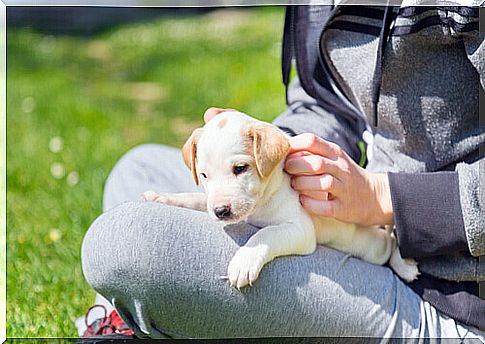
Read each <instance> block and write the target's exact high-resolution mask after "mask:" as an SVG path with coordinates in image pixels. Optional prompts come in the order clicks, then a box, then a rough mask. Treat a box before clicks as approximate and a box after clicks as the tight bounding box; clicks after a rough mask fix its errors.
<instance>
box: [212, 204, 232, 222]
mask: <svg viewBox="0 0 485 344" xmlns="http://www.w3.org/2000/svg"><path fill="white" fill-rule="evenodd" d="M214 214H215V215H216V217H217V218H218V219H219V220H226V219H228V218H230V217H231V215H232V212H231V206H230V205H223V206H219V207H215V208H214Z"/></svg>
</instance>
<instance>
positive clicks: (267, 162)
mask: <svg viewBox="0 0 485 344" xmlns="http://www.w3.org/2000/svg"><path fill="white" fill-rule="evenodd" d="M246 135H247V136H248V137H249V139H250V140H251V142H252V150H253V155H254V160H255V161H256V167H257V169H258V173H259V175H260V176H261V177H262V178H266V177H268V176H269V175H270V174H271V172H273V170H274V168H275V167H276V166H277V165H278V164H279V163H280V162H281V161H282V160H283V159H284V158H285V157H286V155H287V154H288V152H289V151H290V143H289V141H288V138H287V137H286V136H285V134H283V132H282V131H281V130H279V129H278V128H276V127H274V126H273V125H270V124H264V123H258V122H256V123H251V124H250V125H249V126H248V128H247V129H246Z"/></svg>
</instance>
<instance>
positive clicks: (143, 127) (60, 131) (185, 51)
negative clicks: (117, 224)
mask: <svg viewBox="0 0 485 344" xmlns="http://www.w3.org/2000/svg"><path fill="white" fill-rule="evenodd" d="M283 18H284V8H283V7H257V8H246V7H244V8H241V7H238V8H210V9H207V8H186V9H173V8H172V9H163V8H150V9H149V8H96V7H92V8H87V7H69V8H67V7H66V8H55V7H44V8H35V7H23V8H20V7H8V10H7V61H8V64H7V161H8V163H7V259H8V264H7V272H8V275H7V300H8V301H7V302H8V303H7V337H76V336H77V332H76V329H75V326H74V321H75V319H76V318H77V317H79V316H81V315H83V314H84V313H85V312H86V311H87V309H88V308H89V307H90V306H91V304H92V302H93V301H94V295H95V293H94V291H93V290H91V288H90V287H89V286H88V284H87V283H86V282H85V280H84V278H83V275H82V271H81V264H80V248H81V243H82V239H83V236H84V233H85V232H86V230H87V229H88V227H89V225H90V224H91V223H92V221H93V220H94V219H95V218H96V217H97V216H98V215H99V214H100V212H101V211H102V193H103V185H104V181H105V180H106V177H107V176H108V174H109V172H110V170H111V168H112V167H113V165H114V164H115V162H116V161H117V160H118V159H119V158H120V157H121V156H122V155H123V154H124V153H125V152H126V151H128V150H129V149H130V148H132V147H134V146H136V145H139V144H143V143H148V142H152V143H163V144H168V145H172V146H177V147H181V145H182V144H183V143H184V142H185V140H186V139H187V137H188V136H189V134H190V133H191V132H192V130H193V129H194V128H196V127H198V126H201V125H202V122H203V121H202V114H203V113H204V111H205V109H206V108H208V107H210V106H221V107H232V108H236V109H240V110H242V111H244V112H247V113H249V114H251V115H253V116H255V117H258V118H260V119H264V120H268V121H270V120H272V119H273V118H274V117H276V116H277V115H278V114H279V113H281V112H282V111H283V110H284V108H285V104H284V103H285V102H284V89H283V86H282V83H281V81H280V80H281V77H280V55H281V42H280V41H281V36H282V32H283ZM117 240H118V238H116V237H113V242H110V243H106V244H107V245H116V241H117ZM119 240H123V239H122V238H119Z"/></svg>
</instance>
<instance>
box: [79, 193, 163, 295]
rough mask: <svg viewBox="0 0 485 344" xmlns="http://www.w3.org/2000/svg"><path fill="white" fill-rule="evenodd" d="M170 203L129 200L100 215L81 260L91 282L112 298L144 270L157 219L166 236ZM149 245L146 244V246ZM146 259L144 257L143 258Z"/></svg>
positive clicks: (85, 240)
mask: <svg viewBox="0 0 485 344" xmlns="http://www.w3.org/2000/svg"><path fill="white" fill-rule="evenodd" d="M166 208H168V207H166V206H163V205H159V204H154V203H148V202H126V203H122V204H120V205H118V206H116V207H115V208H113V209H112V210H110V211H108V212H105V213H103V214H102V215H101V216H99V217H98V218H97V219H96V220H95V221H94V222H93V224H92V225H91V226H90V228H89V229H88V231H87V233H86V235H85V237H84V240H83V244H82V250H81V259H82V268H83V273H84V276H85V278H86V280H87V282H88V283H89V284H90V285H91V286H92V287H93V289H95V290H96V291H98V292H99V293H101V294H102V295H104V296H107V297H109V296H110V294H112V293H113V292H115V291H116V290H119V288H123V285H125V284H126V283H130V282H129V280H128V279H129V278H131V277H133V276H134V274H139V273H142V270H143V266H140V265H141V264H140V259H137V256H138V258H140V257H139V256H140V255H142V254H143V251H144V250H145V249H146V247H145V246H146V245H149V244H147V242H149V241H150V235H151V234H150V233H151V232H153V231H152V229H151V227H154V226H155V225H154V222H156V226H157V231H158V232H159V235H161V236H163V227H164V226H163V223H161V221H162V220H163V218H168V216H167V217H166V216H164V213H165V211H166ZM144 245H145V246H144ZM141 260H143V259H141Z"/></svg>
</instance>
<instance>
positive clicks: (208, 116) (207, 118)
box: [204, 107, 237, 123]
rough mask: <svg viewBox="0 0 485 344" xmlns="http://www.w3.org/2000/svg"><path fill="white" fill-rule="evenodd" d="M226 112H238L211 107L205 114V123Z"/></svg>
mask: <svg viewBox="0 0 485 344" xmlns="http://www.w3.org/2000/svg"><path fill="white" fill-rule="evenodd" d="M224 111H237V110H234V109H222V108H216V107H211V108H208V109H207V110H206V111H205V113H204V122H205V123H207V122H209V121H210V120H211V119H213V118H214V117H216V116H217V115H218V114H220V113H221V112H224Z"/></svg>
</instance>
